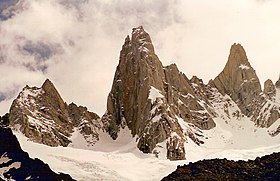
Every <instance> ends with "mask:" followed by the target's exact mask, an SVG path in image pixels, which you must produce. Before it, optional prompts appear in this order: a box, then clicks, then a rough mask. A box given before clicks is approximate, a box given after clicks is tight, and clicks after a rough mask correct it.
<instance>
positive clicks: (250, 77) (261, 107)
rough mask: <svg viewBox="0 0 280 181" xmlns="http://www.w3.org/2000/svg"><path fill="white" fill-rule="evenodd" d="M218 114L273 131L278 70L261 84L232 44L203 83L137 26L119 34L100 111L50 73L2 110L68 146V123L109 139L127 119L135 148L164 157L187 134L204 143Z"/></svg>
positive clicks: (23, 126)
mask: <svg viewBox="0 0 280 181" xmlns="http://www.w3.org/2000/svg"><path fill="white" fill-rule="evenodd" d="M6 117H7V115H6ZM217 117H218V118H223V119H225V120H227V121H230V119H231V118H234V119H239V120H241V119H242V118H243V117H250V119H251V120H252V121H253V122H255V124H256V125H257V126H259V127H270V128H269V130H268V133H269V134H270V135H271V136H276V135H278V134H279V133H280V125H277V124H279V121H278V122H277V120H279V118H280V78H279V80H278V81H277V82H276V83H275V84H274V83H273V82H272V81H271V80H267V81H266V82H265V85H264V90H263V91H262V90H261V85H260V81H259V79H258V77H257V74H256V72H255V70H254V69H253V68H252V66H251V65H250V63H249V61H248V58H247V56H246V53H245V50H244V48H243V47H242V46H241V45H240V44H234V45H232V47H231V49H230V55H229V58H228V61H227V63H226V66H225V68H224V69H223V71H222V72H221V73H220V74H219V75H218V76H217V77H216V78H215V79H214V80H210V81H209V83H208V84H204V83H203V81H202V80H201V79H199V78H198V77H196V76H193V77H192V78H191V79H189V78H188V77H187V76H186V75H185V74H184V73H182V72H180V71H179V69H178V67H177V66H176V65H175V64H171V65H168V66H165V67H164V66H163V65H162V63H161V62H160V60H159V58H158V56H157V55H156V54H155V50H154V46H153V44H152V40H151V38H150V36H149V34H148V33H147V32H146V31H145V30H144V28H143V27H141V26H140V27H138V28H134V29H133V30H132V35H131V37H130V36H127V37H126V38H125V42H124V44H123V46H122V49H121V51H120V57H119V64H118V66H117V68H116V72H115V76H114V80H113V85H112V88H111V91H110V93H109V95H108V100H107V111H106V113H105V114H104V115H103V116H102V118H101V119H100V118H99V117H98V115H96V114H95V113H92V112H89V111H88V110H87V108H86V107H82V106H77V105H75V104H74V103H71V104H69V105H68V104H66V103H65V102H64V101H63V99H62V98H61V96H60V95H59V93H58V91H57V90H56V88H55V87H54V85H53V84H52V83H51V81H50V80H46V81H45V83H44V84H43V86H42V87H41V88H37V87H29V86H26V87H25V88H24V89H23V91H22V92H21V93H20V94H19V96H18V97H17V99H15V100H14V102H13V104H12V106H11V109H10V112H9V114H8V118H9V120H10V126H11V127H12V128H13V129H17V130H19V131H21V132H22V133H23V134H24V135H25V136H26V137H28V138H30V139H31V140H32V141H35V142H38V143H43V144H46V145H49V146H59V145H62V146H69V145H70V144H71V141H72V139H71V136H73V133H74V131H76V132H78V133H79V134H80V135H82V137H83V138H84V139H85V140H86V141H87V143H88V146H93V145H94V144H95V143H96V142H97V141H98V140H99V134H98V133H99V131H106V132H107V133H108V134H109V135H110V136H111V137H112V139H114V140H115V139H117V138H118V136H119V135H118V134H119V132H120V130H121V129H124V128H125V127H128V129H129V130H131V136H133V137H136V138H137V139H136V140H137V147H138V148H139V149H140V150H141V151H142V152H144V153H154V154H155V155H156V156H158V155H164V156H166V157H167V158H168V159H170V160H182V159H185V155H186V153H185V146H186V145H185V143H187V142H188V141H190V140H192V141H193V142H194V143H196V144H197V145H200V144H203V143H204V142H205V141H206V139H207V138H206V137H204V134H203V131H204V130H209V129H212V128H214V127H215V126H216V124H215V122H214V119H215V118H217ZM5 120H6V119H2V122H5ZM272 125H273V126H272ZM271 127H273V129H272V128H271Z"/></svg>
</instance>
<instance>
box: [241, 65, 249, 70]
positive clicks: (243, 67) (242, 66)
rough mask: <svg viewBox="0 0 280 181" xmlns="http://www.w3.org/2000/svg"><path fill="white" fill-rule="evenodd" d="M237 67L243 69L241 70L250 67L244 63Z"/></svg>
mask: <svg viewBox="0 0 280 181" xmlns="http://www.w3.org/2000/svg"><path fill="white" fill-rule="evenodd" d="M239 68H240V69H243V70H249V69H250V67H249V66H247V65H244V64H241V65H239Z"/></svg>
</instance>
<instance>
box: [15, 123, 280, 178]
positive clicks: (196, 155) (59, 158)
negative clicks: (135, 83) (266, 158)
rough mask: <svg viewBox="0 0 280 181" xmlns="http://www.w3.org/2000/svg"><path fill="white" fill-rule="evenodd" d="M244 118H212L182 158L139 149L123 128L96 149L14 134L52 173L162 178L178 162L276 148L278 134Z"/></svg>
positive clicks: (105, 137)
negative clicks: (172, 158) (36, 140)
mask: <svg viewBox="0 0 280 181" xmlns="http://www.w3.org/2000/svg"><path fill="white" fill-rule="evenodd" d="M246 119H248V118H240V119H232V118H231V121H229V118H224V119H222V118H217V119H215V122H216V124H217V126H216V127H215V128H213V129H211V130H204V131H203V134H204V136H205V139H204V142H205V143H204V144H201V145H200V146H198V145H197V144H195V143H194V142H193V141H192V140H191V139H188V142H187V143H185V149H186V160H184V161H170V160H167V159H166V157H161V156H159V157H156V156H155V155H154V154H144V153H142V152H140V151H139V150H138V149H137V146H136V144H137V142H136V138H132V137H131V133H130V130H129V129H127V128H125V129H123V130H121V131H120V133H119V137H118V139H117V140H115V141H113V140H112V139H111V138H110V137H109V136H108V135H107V134H105V133H104V134H102V133H101V134H100V141H99V142H97V143H96V145H95V147H94V150H83V149H75V148H71V147H48V146H46V145H42V144H37V143H34V142H31V141H27V139H26V137H24V135H22V134H21V133H19V132H15V134H16V136H17V137H18V139H19V142H20V144H21V146H22V148H23V150H25V151H27V152H28V153H29V154H30V156H31V157H38V158H40V159H42V160H43V161H44V162H46V163H48V164H49V165H50V167H51V169H53V170H54V171H56V172H64V173H69V174H70V175H71V176H72V177H73V178H75V179H77V180H137V181H138V180H160V179H161V178H163V177H164V176H166V175H168V174H169V173H171V172H172V171H174V170H175V169H176V167H177V165H182V164H186V163H189V162H194V161H198V160H202V159H209V158H228V159H233V160H240V159H241V160H248V159H254V158H256V157H257V156H263V155H266V154H271V153H273V152H279V151H280V142H279V138H280V137H279V135H278V136H275V137H271V136H269V135H268V134H267V130H268V129H267V128H257V127H256V126H255V125H254V123H253V122H250V121H249V120H246Z"/></svg>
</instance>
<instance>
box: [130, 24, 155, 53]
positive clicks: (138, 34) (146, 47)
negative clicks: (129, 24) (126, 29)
mask: <svg viewBox="0 0 280 181" xmlns="http://www.w3.org/2000/svg"><path fill="white" fill-rule="evenodd" d="M131 44H132V46H133V47H136V48H138V49H139V50H140V51H141V52H142V51H145V52H148V51H150V52H151V53H155V51H154V46H153V44H152V40H151V37H150V35H149V34H148V33H147V32H146V31H145V30H144V28H143V26H139V27H137V28H133V29H132V37H131Z"/></svg>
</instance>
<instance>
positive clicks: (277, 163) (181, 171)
mask: <svg viewBox="0 0 280 181" xmlns="http://www.w3.org/2000/svg"><path fill="white" fill-rule="evenodd" d="M279 170H280V153H273V154H271V155H267V156H264V157H261V158H259V157H257V158H256V159H255V160H249V161H237V162H235V161H232V160H227V159H212V160H203V161H198V162H195V163H190V164H188V165H183V166H178V167H177V169H176V171H174V172H173V173H171V174H169V175H168V176H166V177H165V178H163V179H162V180H163V181H165V180H168V181H171V180H172V181H175V180H186V181H187V180H278V179H279V177H280V171H279Z"/></svg>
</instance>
